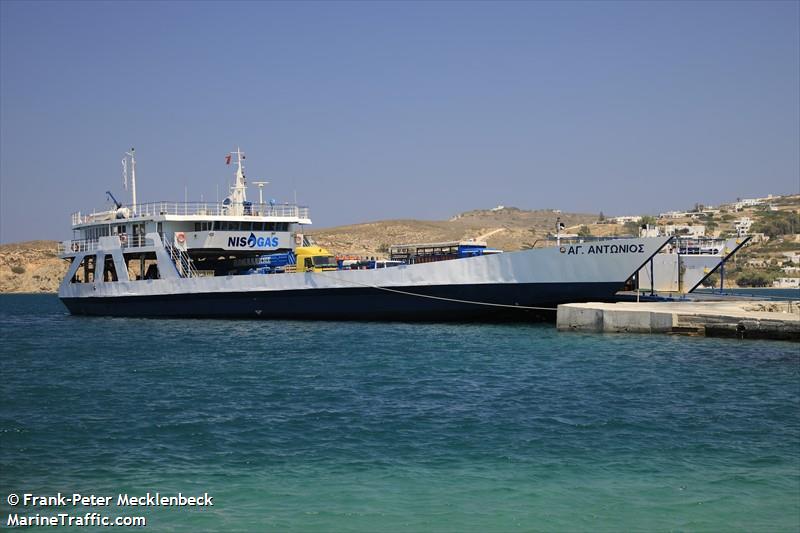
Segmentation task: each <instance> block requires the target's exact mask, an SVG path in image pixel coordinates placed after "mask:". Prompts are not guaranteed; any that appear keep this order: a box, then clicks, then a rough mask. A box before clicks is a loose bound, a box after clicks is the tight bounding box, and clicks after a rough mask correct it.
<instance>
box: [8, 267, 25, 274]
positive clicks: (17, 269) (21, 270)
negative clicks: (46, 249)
mask: <svg viewBox="0 0 800 533" xmlns="http://www.w3.org/2000/svg"><path fill="white" fill-rule="evenodd" d="M11 272H13V273H14V274H24V273H25V267H24V266H22V265H14V266H12V267H11Z"/></svg>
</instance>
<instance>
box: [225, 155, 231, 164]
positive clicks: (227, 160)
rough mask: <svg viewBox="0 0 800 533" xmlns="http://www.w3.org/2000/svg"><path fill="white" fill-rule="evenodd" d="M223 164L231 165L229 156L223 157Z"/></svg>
mask: <svg viewBox="0 0 800 533" xmlns="http://www.w3.org/2000/svg"><path fill="white" fill-rule="evenodd" d="M225 164H226V165H230V164H231V154H228V155H226V156H225Z"/></svg>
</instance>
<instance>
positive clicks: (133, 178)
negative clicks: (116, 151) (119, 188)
mask: <svg viewBox="0 0 800 533" xmlns="http://www.w3.org/2000/svg"><path fill="white" fill-rule="evenodd" d="M135 154H136V150H135V149H134V148H131V151H130V152H125V155H126V156H127V157H130V158H131V197H132V202H131V213H133V214H134V215H135V214H136V155H135Z"/></svg>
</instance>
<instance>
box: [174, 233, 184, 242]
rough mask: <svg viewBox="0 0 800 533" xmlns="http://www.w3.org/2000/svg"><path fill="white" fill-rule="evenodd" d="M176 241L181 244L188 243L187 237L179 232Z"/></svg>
mask: <svg viewBox="0 0 800 533" xmlns="http://www.w3.org/2000/svg"><path fill="white" fill-rule="evenodd" d="M175 239H176V240H177V241H178V242H179V243H180V244H183V243H185V242H186V235H184V234H183V232H178V233H176V234H175Z"/></svg>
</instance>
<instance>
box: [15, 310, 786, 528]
mask: <svg viewBox="0 0 800 533" xmlns="http://www.w3.org/2000/svg"><path fill="white" fill-rule="evenodd" d="M0 339H2V343H1V344H0V356H1V357H2V359H1V361H2V379H1V380H0V497H1V500H2V503H1V504H0V508H1V509H0V511H2V524H3V525H2V526H0V527H4V526H5V525H6V521H7V517H8V516H9V515H10V513H25V514H35V513H40V514H48V513H49V514H54V513H58V512H67V513H71V514H78V513H79V512H80V513H85V512H99V513H101V514H102V515H108V516H112V517H113V516H119V515H125V516H133V515H142V516H145V517H146V519H147V521H148V522H147V524H148V528H147V529H148V530H152V531H200V530H228V531H262V530H275V531H413V532H416V531H555V530H559V531H621V530H648V531H649V530H660V531H797V530H798V529H799V528H800V349H799V347H798V344H796V343H786V342H767V341H750V340H744V341H739V340H729V339H706V338H696V337H680V336H666V335H653V336H649V335H600V334H579V333H559V332H557V331H556V330H555V328H554V327H553V326H552V325H548V324H510V325H498V324H409V323H363V322H362V323H347V322H296V321H256V320H252V321H233V320H145V319H122V318H87V317H74V316H70V315H68V314H67V313H66V310H65V309H64V307H63V306H62V305H61V304H60V302H59V301H58V300H57V298H56V297H54V296H50V295H41V296H33V295H21V296H16V295H6V296H0ZM58 492H61V493H63V494H70V495H71V494H72V493H81V494H86V495H89V494H94V495H100V496H113V498H114V500H113V501H112V505H111V506H110V507H106V508H99V507H91V506H82V505H81V506H78V507H74V508H73V507H68V508H67V509H66V510H65V509H64V508H61V507H42V508H32V507H30V506H28V507H24V506H22V505H21V504H17V505H16V506H11V505H9V503H8V495H10V494H18V495H22V494H24V493H29V494H35V495H54V494H57V493H58ZM155 492H159V493H160V494H162V495H176V494H178V493H179V492H180V493H182V494H184V495H196V494H204V493H208V494H209V495H210V496H212V497H213V504H214V505H213V506H206V507H199V508H193V507H140V508H129V507H125V508H120V507H117V506H115V505H114V504H115V503H116V499H117V497H118V495H119V494H128V495H130V496H141V495H145V494H147V493H151V494H154V493H155ZM123 530H124V529H123Z"/></svg>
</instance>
